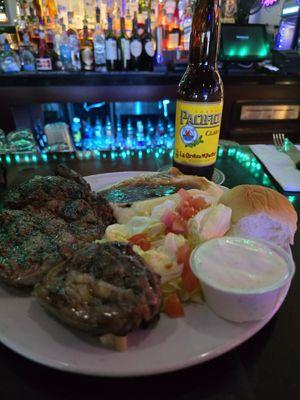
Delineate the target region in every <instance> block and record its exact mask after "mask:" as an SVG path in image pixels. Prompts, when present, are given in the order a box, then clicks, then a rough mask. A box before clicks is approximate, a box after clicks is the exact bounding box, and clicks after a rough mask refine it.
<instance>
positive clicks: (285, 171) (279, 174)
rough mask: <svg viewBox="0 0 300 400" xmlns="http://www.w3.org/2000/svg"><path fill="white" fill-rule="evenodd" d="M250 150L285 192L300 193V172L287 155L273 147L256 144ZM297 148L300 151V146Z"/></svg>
mask: <svg viewBox="0 0 300 400" xmlns="http://www.w3.org/2000/svg"><path fill="white" fill-rule="evenodd" d="M250 148H251V150H252V151H253V153H254V154H255V155H256V156H257V157H258V158H259V159H260V161H261V162H262V163H263V164H264V166H265V167H266V168H267V170H268V171H269V172H270V174H271V175H272V176H273V178H274V179H275V180H276V181H277V182H278V183H279V185H280V186H281V187H282V188H283V190H284V191H286V192H300V171H299V170H297V169H296V168H295V164H294V163H293V161H292V160H291V159H290V157H289V156H288V155H287V154H284V153H280V152H278V151H277V150H276V148H275V146H273V145H264V144H255V145H252V146H250ZM297 148H298V149H299V150H300V145H297Z"/></svg>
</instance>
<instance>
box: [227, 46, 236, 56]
mask: <svg viewBox="0 0 300 400" xmlns="http://www.w3.org/2000/svg"><path fill="white" fill-rule="evenodd" d="M234 54H235V50H234V48H233V47H232V48H231V49H230V50H229V52H228V56H229V57H233V56H234Z"/></svg>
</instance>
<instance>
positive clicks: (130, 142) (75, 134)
mask: <svg viewBox="0 0 300 400" xmlns="http://www.w3.org/2000/svg"><path fill="white" fill-rule="evenodd" d="M35 139H36V141H37V143H38V146H39V148H40V150H42V151H70V150H99V151H103V150H136V149H137V150H143V149H147V148H156V147H157V148H166V149H172V147H173V145H174V124H173V122H172V120H171V119H169V118H165V117H163V118H161V117H159V118H158V119H157V120H155V121H154V120H153V119H152V118H147V120H143V119H137V120H136V121H134V120H133V119H132V118H130V117H129V118H127V119H126V121H123V124H122V122H121V119H120V118H118V119H117V121H116V124H115V126H113V124H112V121H111V120H110V118H109V117H108V116H107V117H106V119H105V120H101V119H100V118H98V117H97V118H96V119H94V120H92V119H91V118H88V119H86V120H81V119H80V118H78V117H74V118H73V120H72V124H71V132H70V129H69V127H68V125H67V124H65V123H61V122H59V123H53V124H48V125H46V126H45V128H43V127H42V126H41V125H40V123H39V122H37V123H36V124H35Z"/></svg>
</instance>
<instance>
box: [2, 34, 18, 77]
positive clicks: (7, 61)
mask: <svg viewBox="0 0 300 400" xmlns="http://www.w3.org/2000/svg"><path fill="white" fill-rule="evenodd" d="M0 47H1V49H2V50H1V53H0V70H1V71H2V72H6V73H7V72H20V71H21V62H20V58H19V56H18V54H17V52H15V51H13V50H12V49H11V48H10V44H9V43H8V41H7V39H6V37H5V35H4V34H2V35H0Z"/></svg>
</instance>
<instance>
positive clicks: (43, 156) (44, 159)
mask: <svg viewBox="0 0 300 400" xmlns="http://www.w3.org/2000/svg"><path fill="white" fill-rule="evenodd" d="M42 160H43V161H44V162H47V161H48V156H47V154H45V153H43V154H42Z"/></svg>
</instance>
